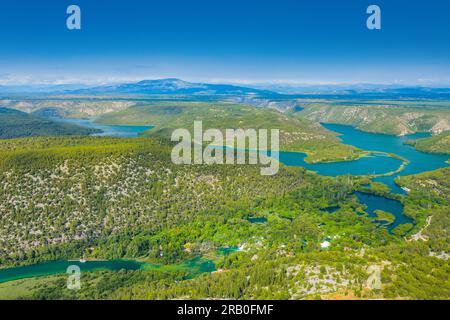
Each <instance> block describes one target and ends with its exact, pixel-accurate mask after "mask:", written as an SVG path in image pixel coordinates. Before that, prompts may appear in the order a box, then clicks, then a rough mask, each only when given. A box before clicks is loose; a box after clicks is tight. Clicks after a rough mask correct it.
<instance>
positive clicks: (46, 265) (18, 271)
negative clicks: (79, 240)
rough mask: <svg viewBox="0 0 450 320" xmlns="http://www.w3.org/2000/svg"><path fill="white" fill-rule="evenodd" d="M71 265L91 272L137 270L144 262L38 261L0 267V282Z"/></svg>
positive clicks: (64, 268) (64, 271)
mask: <svg viewBox="0 0 450 320" xmlns="http://www.w3.org/2000/svg"><path fill="white" fill-rule="evenodd" d="M71 265H77V266H79V267H80V270H81V272H92V271H99V270H111V271H118V270H122V269H125V270H139V269H141V268H142V267H143V266H144V264H143V263H140V262H136V261H131V260H108V261H86V262H79V261H68V260H56V261H49V262H43V263H38V264H34V265H30V266H21V267H14V268H8V269H0V283H2V282H8V281H13V280H19V279H25V278H33V277H42V276H48V275H54V274H62V273H66V271H67V268H68V267H69V266H71Z"/></svg>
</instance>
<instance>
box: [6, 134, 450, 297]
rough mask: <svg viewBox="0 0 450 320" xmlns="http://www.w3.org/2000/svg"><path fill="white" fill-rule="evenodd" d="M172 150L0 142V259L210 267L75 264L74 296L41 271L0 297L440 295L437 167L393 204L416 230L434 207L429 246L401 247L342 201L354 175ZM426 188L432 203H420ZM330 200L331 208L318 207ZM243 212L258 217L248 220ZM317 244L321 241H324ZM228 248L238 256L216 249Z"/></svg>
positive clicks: (442, 246) (76, 140) (56, 140)
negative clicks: (212, 161)
mask: <svg viewBox="0 0 450 320" xmlns="http://www.w3.org/2000/svg"><path fill="white" fill-rule="evenodd" d="M170 150H171V148H170V146H169V145H166V144H165V143H164V142H163V141H161V140H159V139H154V138H139V139H116V138H96V137H46V138H43V137H39V138H26V139H15V140H2V141H0V244H1V246H0V267H5V266H10V265H13V264H21V265H23V264H29V263H37V262H39V261H46V260H58V259H73V258H74V257H85V258H98V259H118V258H123V259H135V260H138V261H148V262H151V263H157V264H158V265H169V264H174V263H182V262H183V261H188V260H189V259H192V258H194V257H207V258H208V259H211V261H213V262H214V264H215V266H216V268H217V270H218V271H217V272H205V273H203V274H201V275H198V274H197V275H196V276H195V277H193V278H192V277H189V274H188V273H186V272H185V271H183V270H178V271H177V270H173V271H170V272H169V271H164V270H166V269H161V270H160V269H158V268H156V269H149V270H136V271H126V272H108V271H100V272H92V273H90V272H87V273H83V275H82V281H83V285H82V288H81V290H79V291H73V290H68V289H67V286H66V281H67V279H66V278H65V276H64V275H61V276H50V277H43V278H39V279H28V280H20V281H13V282H11V283H5V284H2V285H0V298H1V297H2V296H7V297H14V298H20V297H27V298H34V299H86V298H88V299H89V298H94V297H95V298H97V299H98V298H101V299H114V298H121V299H127V298H128V299H129V298H134V299H156V298H158V299H179V298H190V299H205V298H209V299H233V298H234V299H245V298H247V299H250V298H251V299H304V298H324V299H328V298H331V299H332V298H333V297H337V296H341V297H342V296H344V297H349V298H414V299H427V298H428V299H430V298H431V299H433V298H434V299H442V298H444V299H445V298H446V297H448V295H449V288H450V287H449V286H448V277H447V275H448V263H447V262H446V260H444V258H443V257H445V255H444V256H442V253H441V251H443V250H447V249H448V242H447V241H448V239H447V238H448V235H447V233H446V232H445V230H446V229H447V228H448V223H447V220H448V219H446V218H445V217H446V215H445V213H446V212H448V208H447V204H446V203H445V202H443V201H442V200H443V199H444V198H445V197H446V195H447V194H448V193H445V191H447V189H448V188H447V186H446V185H447V184H446V180H445V175H447V174H448V173H445V174H444V175H441V176H438V175H436V176H434V177H432V176H430V175H423V177H422V176H420V178H419V179H420V180H419V181H424V182H426V181H428V180H430V179H433V182H429V183H428V184H429V185H433V188H432V189H429V188H427V187H426V186H425V187H423V190H422V189H420V190H419V189H418V191H417V192H412V193H411V195H408V196H407V198H406V199H405V206H406V210H407V211H408V212H410V213H411V214H415V215H416V216H417V217H418V221H421V225H424V223H423V221H422V220H425V218H426V216H427V214H428V213H430V212H431V213H432V214H433V219H432V220H431V224H430V225H429V227H426V230H425V231H424V235H426V236H427V237H429V241H428V242H422V241H405V240H404V239H403V237H400V236H397V235H395V234H389V233H387V231H386V229H385V228H383V227H380V226H377V225H376V224H374V223H373V222H372V219H371V218H370V217H368V216H367V215H364V214H361V213H362V212H363V210H364V206H363V205H361V204H360V203H359V202H358V201H357V200H356V199H355V197H354V196H352V192H353V191H354V190H355V189H356V188H358V186H359V184H360V183H363V181H358V179H357V178H348V177H341V178H327V177H320V176H318V175H315V174H313V173H308V172H305V171H304V170H303V169H301V168H286V167H282V168H281V169H280V172H279V173H278V174H277V175H275V176H271V177H267V176H261V175H260V174H259V170H258V168H257V167H255V166H248V165H243V166H220V165H210V166H204V165H199V166H195V165H186V166H177V165H174V164H173V163H172V162H171V161H170ZM438 177H440V178H438ZM415 181H417V180H415V179H412V180H405V181H402V184H406V185H408V186H410V185H409V184H410V183H416V182H415ZM420 185H421V184H420V183H419V184H418V188H421V187H420ZM411 187H412V186H411ZM419 191H420V192H419ZM424 195H425V196H426V197H427V198H430V197H432V199H433V200H435V201H433V202H431V203H429V202H427V203H425V204H426V205H427V207H424V202H423V201H422V200H423V196H424ZM430 199H431V198H430ZM447 203H448V202H447ZM330 206H338V207H339V208H340V209H339V210H337V211H335V212H333V213H332V214H328V213H327V214H324V211H323V208H328V207H330ZM252 216H259V217H265V218H266V220H267V221H266V222H264V223H252V222H251V221H249V217H252ZM324 239H330V241H331V243H332V245H331V246H330V247H329V248H327V249H323V248H321V243H322V242H323V241H324ZM233 247H235V248H240V250H239V251H234V252H231V253H226V254H223V253H218V250H219V249H221V248H233ZM405 252H407V253H408V254H407V255H406V258H405ZM432 254H433V255H432ZM373 265H377V266H380V268H382V270H383V277H382V287H381V289H380V290H372V289H371V288H369V287H368V285H367V284H366V280H367V277H368V273H367V272H368V271H367V270H368V268H369V267H370V266H373ZM219 270H220V271H219ZM185 279H190V280H189V281H184V280H185ZM105 288H106V289H105Z"/></svg>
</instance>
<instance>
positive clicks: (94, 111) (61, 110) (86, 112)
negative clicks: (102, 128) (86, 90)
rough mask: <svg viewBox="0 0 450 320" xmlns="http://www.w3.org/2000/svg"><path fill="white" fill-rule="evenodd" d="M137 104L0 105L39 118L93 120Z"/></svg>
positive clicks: (53, 102)
mask: <svg viewBox="0 0 450 320" xmlns="http://www.w3.org/2000/svg"><path fill="white" fill-rule="evenodd" d="M135 104H136V102H134V101H128V100H115V101H111V100H102V99H88V98H85V99H71V98H54V99H48V98H43V99H37V98H30V99H17V100H11V99H8V100H0V105H3V106H4V107H7V108H10V109H16V110H19V111H23V112H26V113H31V114H34V115H36V116H39V117H43V118H46V117H64V118H83V119H86V118H92V117H97V116H99V115H102V114H105V113H108V112H113V111H118V110H123V109H126V108H128V107H130V106H133V105H135Z"/></svg>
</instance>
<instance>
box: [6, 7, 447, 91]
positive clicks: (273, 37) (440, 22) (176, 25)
mask: <svg viewBox="0 0 450 320" xmlns="http://www.w3.org/2000/svg"><path fill="white" fill-rule="evenodd" d="M71 4H77V5H79V6H80V7H81V10H82V30H80V31H69V30H67V28H66V24H65V20H66V18H67V15H66V13H65V12H66V9H67V7H68V6H69V5H71ZM370 4H377V5H379V6H380V7H381V10H382V30H379V31H370V30H368V29H367V28H366V19H367V14H366V8H367V7H368V6H369V5H370ZM161 77H178V78H182V79H186V80H191V81H210V82H237V83H247V82H250V83H252V82H253V83H256V82H280V83H356V82H358V83H359V82H365V83H367V82H370V83H399V84H423V85H441V84H448V85H450V1H448V0H427V1H417V0H414V1H413V0H389V1H385V0H370V1H366V0H314V1H313V0H309V1H306V0H276V1H275V0H274V1H264V0H258V1H256V0H226V1H225V0H171V1H152V0H147V1H145V0H127V1H122V0H114V1H113V0H58V1H54V0H39V1H36V0H27V1H23V0H14V1H13V0H3V1H1V4H0V84H13V83H82V82H86V83H99V82H101V83H103V82H117V81H133V80H138V79H150V78H161Z"/></svg>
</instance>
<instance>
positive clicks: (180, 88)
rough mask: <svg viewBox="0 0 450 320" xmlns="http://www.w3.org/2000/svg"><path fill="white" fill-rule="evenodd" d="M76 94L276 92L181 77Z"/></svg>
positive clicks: (80, 91)
mask: <svg viewBox="0 0 450 320" xmlns="http://www.w3.org/2000/svg"><path fill="white" fill-rule="evenodd" d="M70 93H75V94H181V95H212V94H220V95H237V94H246V95H248V94H255V95H260V94H274V92H271V91H269V90H262V89H254V88H247V87H240V86H235V85H229V84H207V83H192V82H187V81H183V80H180V79H175V78H169V79H160V80H143V81H140V82H136V83H125V84H118V85H109V86H100V87H93V88H88V89H81V90H72V91H70Z"/></svg>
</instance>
